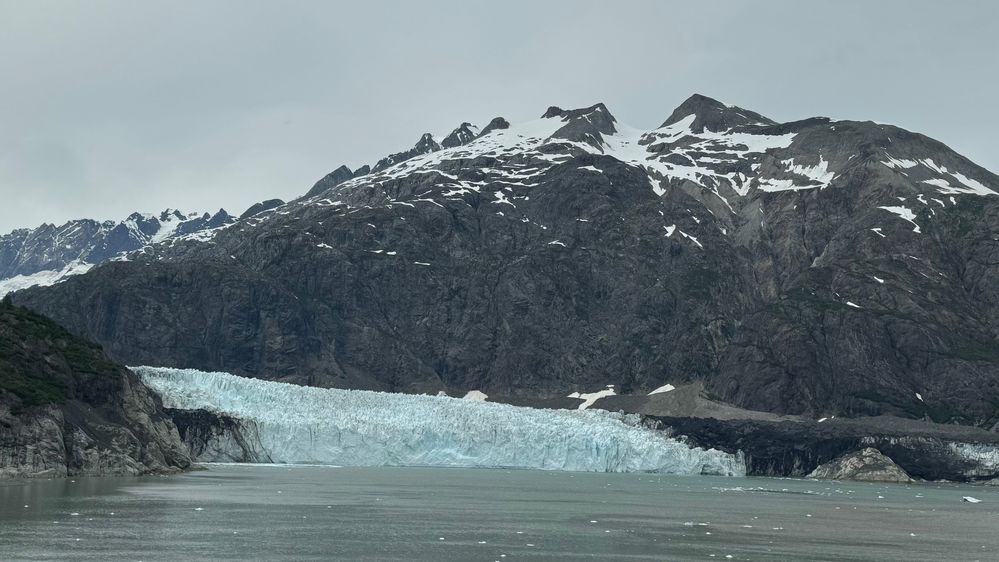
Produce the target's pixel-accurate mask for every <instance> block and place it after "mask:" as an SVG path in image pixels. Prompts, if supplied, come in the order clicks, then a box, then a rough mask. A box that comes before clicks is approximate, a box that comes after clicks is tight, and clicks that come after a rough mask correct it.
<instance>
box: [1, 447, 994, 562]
mask: <svg viewBox="0 0 999 562" xmlns="http://www.w3.org/2000/svg"><path fill="white" fill-rule="evenodd" d="M963 496H973V497H976V498H978V499H981V500H982V501H981V503H967V502H964V501H962V497H963ZM521 559H523V560H563V561H564V560H712V559H717V560H999V489H995V488H983V487H972V486H963V485H954V484H918V485H882V484H864V483H852V482H851V483H839V482H820V481H810V480H792V479H766V478H723V477H681V476H659V475H651V474H592V473H566V472H541V471H529V470H515V471H514V470H467V469H430V468H334V467H307V466H294V467H287V466H285V467H276V466H246V465H243V466H231V465H211V466H210V468H209V469H208V470H206V471H200V472H192V473H187V474H182V475H176V476H168V477H143V478H73V479H58V480H21V481H0V560H144V561H155V560H170V561H174V560H434V561H476V560H485V561H494V560H499V561H504V562H505V561H513V560H521Z"/></svg>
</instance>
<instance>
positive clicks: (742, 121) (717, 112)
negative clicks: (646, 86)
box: [660, 94, 776, 133]
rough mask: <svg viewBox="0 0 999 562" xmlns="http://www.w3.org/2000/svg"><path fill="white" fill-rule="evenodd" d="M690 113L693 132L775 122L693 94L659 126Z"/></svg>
mask: <svg viewBox="0 0 999 562" xmlns="http://www.w3.org/2000/svg"><path fill="white" fill-rule="evenodd" d="M690 115H694V116H695V119H694V122H693V123H691V125H690V130H691V131H693V132H695V133H703V132H704V130H705V129H707V130H709V131H712V132H716V133H718V132H722V131H727V130H729V129H731V128H733V127H738V126H741V125H774V124H776V123H775V121H773V120H771V119H769V118H767V117H764V116H762V115H760V114H759V113H755V112H753V111H749V110H747V109H742V108H741V107H736V106H734V105H731V106H730V105H725V104H724V103H722V102H720V101H718V100H716V99H714V98H709V97H708V96H705V95H701V94H694V95H692V96H690V97H689V98H687V99H686V100H685V101H684V102H683V103H681V104H680V105H679V106H678V107H677V108H676V109H674V110H673V113H672V114H671V115H670V116H669V119H666V121H665V122H663V124H662V125H660V128H662V127H668V126H670V125H673V124H674V123H677V122H679V121H681V120H683V119H684V118H685V117H688V116H690Z"/></svg>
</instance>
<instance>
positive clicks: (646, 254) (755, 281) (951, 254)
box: [15, 95, 999, 428]
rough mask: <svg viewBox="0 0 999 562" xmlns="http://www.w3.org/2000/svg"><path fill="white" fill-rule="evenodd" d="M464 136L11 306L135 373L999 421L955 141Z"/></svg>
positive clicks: (842, 127) (729, 135) (971, 211)
mask: <svg viewBox="0 0 999 562" xmlns="http://www.w3.org/2000/svg"><path fill="white" fill-rule="evenodd" d="M456 131H467V134H466V133H465V132H461V134H451V135H448V136H447V138H448V139H452V138H453V140H451V141H449V142H448V143H447V144H450V145H452V146H447V147H445V146H444V143H443V142H438V140H436V139H435V138H434V137H433V135H424V136H423V137H421V139H420V141H419V142H418V143H417V145H416V146H414V147H413V148H412V149H410V150H406V151H401V152H397V153H395V154H393V155H392V156H390V157H387V158H385V159H382V160H380V161H379V162H378V163H376V164H375V165H374V166H372V167H363V168H362V169H361V170H358V171H356V172H355V171H351V170H350V169H349V168H346V167H341V168H338V169H337V170H336V171H334V172H333V173H331V174H330V175H328V176H326V177H325V178H323V179H322V180H320V181H319V182H318V183H317V184H316V185H315V186H314V187H313V188H312V189H311V190H310V191H309V192H308V193H307V194H306V195H305V196H304V197H302V198H300V199H298V200H295V201H292V202H289V203H287V204H284V205H280V206H277V207H274V208H271V209H268V210H262V211H261V212H259V213H257V214H255V215H253V216H250V217H247V218H245V219H242V220H239V221H238V222H236V223H234V224H232V225H231V226H229V227H228V228H225V229H219V230H216V231H212V233H211V234H210V235H206V236H205V237H203V238H202V239H198V240H193V239H189V240H176V241H174V242H173V243H171V244H159V245H155V246H152V247H150V248H149V250H148V251H146V252H143V253H142V254H141V255H136V256H135V257H134V258H132V259H131V260H130V261H128V262H115V263H108V264H106V265H104V266H101V267H98V268H95V269H94V270H93V271H91V272H89V273H87V274H86V275H81V276H77V277H74V278H72V279H69V280H67V281H66V282H64V283H61V284H59V285H57V286H54V287H50V288H35V289H30V290H27V291H23V292H19V293H17V294H16V295H15V298H16V300H17V301H19V302H22V303H24V304H26V305H28V306H31V307H34V308H37V309H38V310H41V311H43V312H46V313H48V314H51V315H53V316H54V317H56V318H57V319H59V320H60V321H61V322H63V323H64V324H65V325H67V326H69V327H70V328H71V329H72V330H74V331H75V332H77V333H80V334H85V335H87V336H88V337H92V338H94V339H96V340H97V341H100V342H102V343H103V344H104V345H105V346H106V348H107V349H108V350H109V352H110V353H111V354H112V356H113V357H115V358H117V359H120V360H123V361H126V362H129V363H131V364H154V365H165V366H177V367H192V368H199V369H205V370H224V371H229V372H233V373H236V374H240V375H248V376H255V377H262V378H268V379H276V380H285V381H290V382H298V383H302V384H310V385H317V386H338V387H353V388H374V389H384V390H402V391H409V392H437V391H439V390H448V391H452V392H461V391H467V390H472V389H481V390H483V391H485V392H486V393H487V394H492V393H496V394H506V395H518V394H519V395H525V396H528V395H533V396H566V395H568V394H569V393H571V392H592V391H595V390H599V389H601V388H604V386H606V385H608V384H614V385H616V388H618V389H619V391H620V392H629V391H640V390H649V389H653V388H657V387H660V386H662V385H663V384H666V383H683V382H689V381H702V382H703V383H704V387H705V389H706V391H707V392H709V393H710V394H711V395H712V396H713V397H715V398H717V399H719V400H721V401H724V402H728V403H731V404H734V405H737V406H740V407H744V408H750V409H754V410H763V411H769V412H777V413H782V414H798V415H804V416H812V417H814V418H820V417H826V416H832V415H840V416H854V415H881V414H890V415H896V416H902V417H908V418H915V419H928V420H933V421H937V422H948V423H955V422H956V423H965V424H972V425H978V426H982V427H986V428H992V427H994V426H996V424H999V351H997V350H999V323H997V321H996V318H999V259H997V258H996V256H999V197H997V194H996V192H997V191H999V177H997V176H996V175H995V174H992V173H991V172H989V171H987V170H985V169H983V168H981V167H979V166H976V165H975V164H974V163H972V162H970V161H968V160H967V159H966V158H964V157H962V156H960V155H959V154H957V153H955V152H953V151H952V150H950V149H949V148H947V147H946V146H945V145H943V144H941V143H939V142H937V141H934V140H932V139H929V138H927V137H925V136H923V135H919V134H916V133H911V132H908V131H905V130H903V129H901V128H898V127H893V126H890V125H881V124H877V123H872V122H859V121H833V120H829V119H826V118H810V119H805V120H802V121H795V122H790V123H776V122H774V121H773V120H771V119H768V118H766V117H763V116H761V115H759V114H757V113H754V112H751V111H748V110H745V109H741V108H738V107H734V106H727V105H725V104H722V103H720V102H717V101H715V100H712V99H710V98H707V97H704V96H699V95H695V96H692V97H691V98H690V99H688V100H687V101H685V102H684V103H683V104H681V105H680V106H679V107H678V108H677V109H676V110H674V111H673V112H672V113H671V115H670V116H669V118H667V119H666V121H664V122H663V124H662V125H661V126H660V127H657V128H655V129H653V130H640V129H634V128H630V127H627V126H625V125H623V124H621V123H618V122H617V120H616V119H615V118H614V117H613V115H611V113H610V111H609V110H608V109H607V108H606V107H605V106H604V105H603V104H596V105H593V106H590V107H587V108H581V109H576V110H563V109H560V108H557V107H553V108H550V109H549V110H548V111H546V112H545V113H544V114H543V116H542V117H541V118H539V119H537V120H534V121H531V122H528V123H521V124H510V123H509V122H507V121H506V120H504V119H502V118H497V119H495V120H493V122H492V123H490V125H488V126H486V127H484V128H483V129H482V130H481V132H479V133H477V134H474V129H473V128H472V127H471V126H470V125H469V126H465V124H463V125H462V127H459V128H458V129H456ZM443 140H444V139H442V141H443Z"/></svg>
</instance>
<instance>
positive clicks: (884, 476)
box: [808, 447, 912, 482]
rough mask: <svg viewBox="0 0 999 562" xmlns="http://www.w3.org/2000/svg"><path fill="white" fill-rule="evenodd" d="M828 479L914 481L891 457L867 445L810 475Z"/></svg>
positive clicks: (810, 476)
mask: <svg viewBox="0 0 999 562" xmlns="http://www.w3.org/2000/svg"><path fill="white" fill-rule="evenodd" d="M808 477H809V478H822V479H826V480H861V481H865V482H912V478H910V477H909V475H908V474H906V473H905V471H904V470H902V469H901V468H899V466H898V465H897V464H895V463H894V462H893V461H892V460H891V459H890V458H888V457H886V456H885V455H883V454H881V451H878V450H877V449H875V448H873V447H867V448H866V449H861V450H860V451H856V452H853V453H850V454H848V455H844V456H842V457H839V458H838V459H835V460H833V461H830V462H828V463H826V464H823V465H821V466H819V467H818V468H816V469H815V470H813V471H812V472H811V474H809V475H808Z"/></svg>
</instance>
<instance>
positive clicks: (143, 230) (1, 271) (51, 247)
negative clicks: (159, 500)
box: [0, 199, 284, 296]
mask: <svg viewBox="0 0 999 562" xmlns="http://www.w3.org/2000/svg"><path fill="white" fill-rule="evenodd" d="M283 203H284V201H281V200H280V199H274V200H270V201H265V202H263V203H257V204H256V205H254V206H253V207H250V208H249V209H247V211H246V212H245V213H244V214H243V215H242V217H244V218H245V217H248V216H252V215H254V214H256V213H258V212H260V211H262V210H266V209H271V208H273V207H275V206H277V205H281V204H283ZM234 222H236V217H233V216H231V215H230V214H229V213H227V212H226V211H225V209H219V211H218V212H217V213H215V214H214V215H212V214H209V213H188V214H185V213H183V212H181V211H178V210H176V209H167V210H165V211H163V212H161V213H159V214H143V213H132V214H131V215H129V216H128V217H127V218H125V219H124V220H122V221H119V222H115V221H103V222H100V221H96V220H91V219H80V220H72V221H69V222H67V223H65V224H63V225H62V226H56V225H54V224H43V225H41V226H39V227H38V228H34V229H27V228H23V229H18V230H15V231H13V232H11V233H9V234H6V235H3V236H0V296H3V295H5V294H7V293H9V292H13V291H16V290H18V289H24V288H27V287H33V286H36V285H54V284H55V283H58V282H60V281H62V280H63V279H65V278H66V277H69V276H71V275H79V274H81V273H85V272H87V271H88V270H90V268H91V267H93V266H95V265H98V264H101V263H104V262H107V261H112V260H125V259H128V257H127V256H128V254H129V253H131V252H136V251H141V250H142V249H144V248H146V247H148V246H151V245H153V244H160V243H171V242H172V241H174V240H178V239H197V238H199V237H202V238H204V237H210V236H211V232H212V231H213V230H215V229H218V228H223V227H226V226H229V225H231V224H232V223H234Z"/></svg>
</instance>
